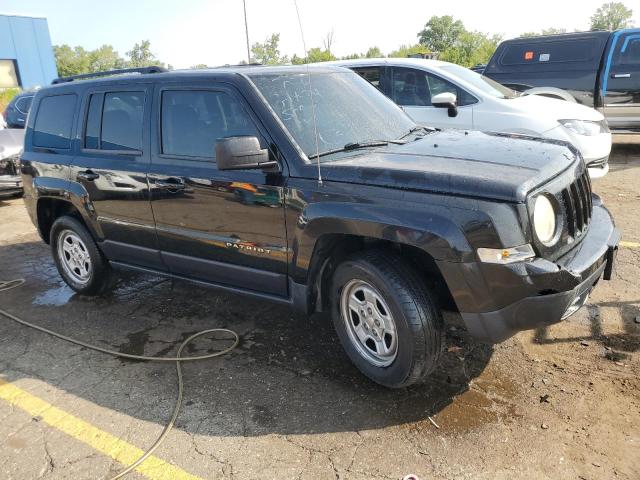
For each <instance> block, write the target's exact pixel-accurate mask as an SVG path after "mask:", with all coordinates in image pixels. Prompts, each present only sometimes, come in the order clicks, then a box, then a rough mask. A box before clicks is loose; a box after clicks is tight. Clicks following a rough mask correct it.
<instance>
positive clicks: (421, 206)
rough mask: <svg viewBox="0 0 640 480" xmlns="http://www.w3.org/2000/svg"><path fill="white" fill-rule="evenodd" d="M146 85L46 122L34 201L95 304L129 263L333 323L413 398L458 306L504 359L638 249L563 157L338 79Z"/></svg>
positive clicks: (194, 78)
mask: <svg viewBox="0 0 640 480" xmlns="http://www.w3.org/2000/svg"><path fill="white" fill-rule="evenodd" d="M379 71H380V70H379ZM138 72H139V74H138V75H118V76H112V77H109V78H102V79H91V78H89V79H88V80H86V81H79V79H78V78H73V77H72V78H67V79H59V80H58V81H57V82H56V83H57V84H56V85H53V86H51V87H46V88H43V89H41V90H40V91H38V92H37V93H36V95H35V97H34V100H33V106H32V111H31V113H30V115H29V117H28V123H27V130H26V136H25V148H24V153H23V155H22V158H21V162H22V167H21V168H22V175H23V179H24V184H25V204H26V206H27V209H28V212H29V215H30V217H31V219H32V220H33V223H34V224H35V225H36V226H37V228H38V231H39V233H40V235H41V237H42V239H43V240H44V241H45V242H47V243H49V244H50V246H51V251H52V255H53V257H54V259H55V262H56V265H57V267H58V271H59V272H60V275H61V276H62V278H64V280H65V281H66V282H67V284H68V285H70V286H71V288H73V289H74V290H76V291H77V292H80V293H82V294H97V293H100V292H102V291H104V290H105V289H106V288H108V287H109V285H110V281H109V279H110V276H111V272H112V268H114V267H124V268H133V269H138V270H143V271H145V272H154V273H156V274H160V275H167V276H173V277H178V278H183V279H188V280H191V281H195V282H199V283H201V284H205V285H209V286H212V287H216V288H219V289H222V290H226V291H232V292H237V293H242V294H245V295H249V296H253V297H256V298H260V299H265V300H270V301H274V302H278V303H282V304H285V305H290V306H291V307H292V308H293V309H294V310H296V311H298V312H300V313H302V314H304V315H309V314H311V313H312V312H315V311H325V312H328V313H329V315H330V316H331V318H332V320H333V323H334V326H335V329H336V331H337V333H338V336H339V338H340V341H341V343H342V345H343V346H344V349H345V351H346V353H347V355H348V356H349V358H350V359H351V360H352V362H353V363H354V364H355V365H356V366H357V368H359V369H360V371H362V372H363V373H364V374H365V375H367V376H368V377H369V378H371V379H372V380H374V381H376V382H378V383H380V384H382V385H385V386H388V387H402V386H407V385H411V384H413V383H415V382H417V381H421V380H423V379H424V378H425V377H426V376H427V375H429V373H430V372H432V371H433V369H434V368H435V367H436V366H437V365H438V361H439V358H440V353H441V351H442V337H443V331H444V329H445V326H444V322H443V317H442V309H443V308H451V309H454V310H456V311H458V312H460V315H461V316H462V318H463V320H464V322H465V323H466V325H467V328H468V329H469V331H470V332H471V334H472V335H474V336H475V337H477V338H478V339H480V340H483V341H489V342H500V341H502V340H504V339H506V338H508V337H509V336H511V335H513V334H514V333H516V332H518V331H520V330H524V329H530V328H536V327H539V326H542V325H548V324H550V323H554V322H558V321H560V320H562V319H564V318H567V317H568V316H570V315H571V314H573V313H574V312H575V311H576V310H577V309H578V308H580V307H581V306H582V305H583V304H584V302H585V301H586V299H587V297H588V295H589V293H590V291H591V290H592V288H593V287H594V286H595V284H596V283H597V282H598V281H599V280H600V279H606V280H608V279H609V278H610V277H611V271H612V268H613V264H614V257H615V252H616V249H617V244H618V241H619V233H618V231H617V230H616V228H615V226H614V222H613V219H612V217H611V215H610V214H609V212H608V211H607V209H606V208H605V207H604V205H603V204H602V201H601V200H600V199H599V198H598V197H597V196H596V195H594V194H593V193H592V191H591V182H590V179H589V175H588V174H587V169H586V166H585V163H584V161H583V159H582V157H581V156H580V154H579V153H578V151H577V150H576V149H575V148H574V147H573V146H571V145H570V144H568V143H566V142H561V141H558V140H554V139H548V138H546V139H545V138H536V137H518V136H514V135H509V134H501V133H482V132H475V131H470V132H468V131H467V132H465V131H461V130H454V129H451V130H443V131H436V130H434V129H431V128H427V127H423V126H420V125H418V124H416V123H415V122H414V121H413V120H411V118H410V117H409V116H407V115H406V114H405V113H404V112H403V111H402V110H401V109H400V108H399V107H398V106H397V105H396V104H395V103H393V102H392V101H391V100H390V99H389V98H387V97H386V96H385V95H383V94H382V93H380V91H379V90H378V89H376V88H375V87H373V86H372V85H371V83H369V82H367V81H365V80H363V79H362V78H361V77H360V76H359V75H357V74H355V73H353V72H350V71H349V70H346V69H344V68H338V67H332V66H305V67H295V66H292V67H255V66H246V67H236V68H232V67H229V68H220V69H211V70H193V71H180V72H162V70H161V69H158V68H153V69H138ZM111 73H120V72H111ZM86 77H92V75H87V76H85V78H86ZM391 78H393V77H391ZM409 83H410V80H408V77H407V76H406V75H404V77H403V83H402V89H401V92H402V94H403V95H404V93H407V94H409V93H412V92H411V90H410V89H409V88H407V89H405V88H404V87H405V86H408V85H409ZM469 85H471V83H469ZM487 85H489V84H487ZM462 86H464V87H466V86H467V84H466V83H465V84H463V85H462ZM496 88H498V87H496ZM405 90H406V92H405ZM474 91H475V90H474V89H472V88H471V87H469V93H470V94H472V93H473V92H474ZM450 93H451V92H438V93H436V94H435V95H434V97H435V96H436V95H438V94H440V95H443V94H444V95H447V94H450ZM456 94H457V95H458V96H459V98H464V97H463V95H464V94H461V93H460V92H458V91H456ZM476 98H478V100H479V99H480V98H479V97H476ZM505 101H506V100H505ZM449 108H450V109H458V110H462V109H463V108H464V106H463V105H455V106H450V107H449ZM461 116H463V115H462V114H461Z"/></svg>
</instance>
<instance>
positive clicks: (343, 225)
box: [292, 202, 473, 283]
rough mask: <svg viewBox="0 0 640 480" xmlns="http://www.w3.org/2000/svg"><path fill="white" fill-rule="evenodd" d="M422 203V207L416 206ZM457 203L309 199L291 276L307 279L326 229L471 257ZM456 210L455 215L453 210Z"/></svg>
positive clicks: (458, 258)
mask: <svg viewBox="0 0 640 480" xmlns="http://www.w3.org/2000/svg"><path fill="white" fill-rule="evenodd" d="M417 207H420V208H417ZM454 210H456V209H452V208H446V207H443V206H433V207H430V208H429V209H427V208H426V207H425V206H424V205H415V206H414V208H407V205H406V204H405V205H403V207H402V208H399V207H393V206H382V205H380V204H378V203H375V204H363V203H342V202H325V203H316V204H310V205H307V206H306V208H305V209H304V210H303V211H302V212H301V214H300V215H299V217H298V221H297V226H296V230H295V235H294V238H293V244H292V250H293V256H292V276H293V280H294V281H296V282H298V283H306V279H307V273H308V270H309V268H310V265H311V261H312V258H313V254H314V249H315V246H316V244H317V242H318V240H319V239H320V238H321V237H322V236H323V235H331V234H344V235H354V236H358V237H368V238H372V239H380V240H386V241H390V242H394V243H398V244H404V245H410V246H413V247H417V248H420V249H422V250H424V251H425V252H427V253H428V254H429V255H431V256H432V257H433V258H434V259H436V260H445V261H452V262H462V261H467V260H469V259H470V258H471V256H472V255H473V250H472V248H471V246H470V245H469V242H468V241H467V239H466V237H465V235H464V233H463V232H462V230H461V229H460V227H459V226H458V224H457V223H456V219H455V217H456V215H455V214H453V211H454ZM452 214H453V215H452Z"/></svg>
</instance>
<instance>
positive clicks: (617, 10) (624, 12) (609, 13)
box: [591, 2, 633, 30]
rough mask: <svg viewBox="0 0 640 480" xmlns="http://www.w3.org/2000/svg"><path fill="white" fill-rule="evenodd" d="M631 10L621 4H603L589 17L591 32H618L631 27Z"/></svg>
mask: <svg viewBox="0 0 640 480" xmlns="http://www.w3.org/2000/svg"><path fill="white" fill-rule="evenodd" d="M631 17H633V10H631V9H630V8H627V7H626V6H625V4H624V3H622V2H609V3H605V4H603V5H602V6H601V7H600V8H598V9H597V10H596V12H595V13H594V14H593V15H592V16H591V30H618V29H620V28H627V27H631V26H633V23H632V22H631Z"/></svg>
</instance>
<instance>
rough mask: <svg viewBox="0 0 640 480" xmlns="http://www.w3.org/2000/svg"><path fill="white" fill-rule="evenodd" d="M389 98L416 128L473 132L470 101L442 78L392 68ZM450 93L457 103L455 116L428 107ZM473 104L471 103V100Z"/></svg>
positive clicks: (417, 71) (400, 68)
mask: <svg viewBox="0 0 640 480" xmlns="http://www.w3.org/2000/svg"><path fill="white" fill-rule="evenodd" d="M391 83H392V85H391V86H392V98H393V101H395V102H396V103H397V104H398V105H400V106H401V107H402V109H403V110H404V111H405V112H407V114H408V115H409V116H410V117H411V118H412V119H413V120H414V121H415V122H416V123H418V124H420V125H426V126H429V127H437V128H460V129H471V128H473V105H472V103H470V102H472V101H471V100H470V99H473V97H472V96H471V95H470V94H468V93H467V92H466V91H464V90H463V89H461V88H459V87H457V86H456V85H454V84H452V83H451V82H449V81H447V80H445V79H444V78H442V77H439V76H437V75H434V74H432V73H429V72H426V71H424V70H418V69H414V68H405V67H393V75H392V82H391ZM445 92H450V93H453V94H454V95H456V98H457V100H458V115H457V116H455V117H450V116H449V113H448V109H446V108H436V107H434V106H432V105H431V98H432V97H434V96H436V95H437V94H439V93H445ZM474 100H475V99H474Z"/></svg>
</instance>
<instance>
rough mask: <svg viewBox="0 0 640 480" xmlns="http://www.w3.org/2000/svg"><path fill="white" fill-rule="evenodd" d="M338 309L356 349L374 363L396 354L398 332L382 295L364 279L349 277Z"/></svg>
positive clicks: (387, 360)
mask: <svg viewBox="0 0 640 480" xmlns="http://www.w3.org/2000/svg"><path fill="white" fill-rule="evenodd" d="M340 311H341V314H342V320H343V321H344V322H345V326H346V327H347V333H348V335H349V339H350V340H351V343H352V344H353V346H354V347H356V350H357V351H358V353H360V355H361V356H362V357H363V358H364V359H365V360H367V361H368V362H369V363H371V364H372V365H374V366H376V367H386V366H389V365H391V363H393V361H394V360H395V358H396V355H397V354H398V334H397V330H396V324H395V321H394V320H393V316H392V315H391V310H390V309H389V307H388V306H387V303H386V302H385V300H384V298H383V297H382V295H380V293H378V291H377V290H376V289H375V288H374V287H373V286H372V285H370V284H368V283H367V282H365V281H363V280H351V281H350V282H348V283H347V284H346V285H345V286H344V288H343V290H342V294H341V296H340Z"/></svg>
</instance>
